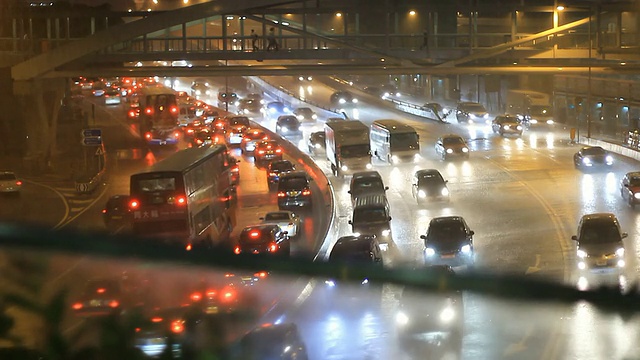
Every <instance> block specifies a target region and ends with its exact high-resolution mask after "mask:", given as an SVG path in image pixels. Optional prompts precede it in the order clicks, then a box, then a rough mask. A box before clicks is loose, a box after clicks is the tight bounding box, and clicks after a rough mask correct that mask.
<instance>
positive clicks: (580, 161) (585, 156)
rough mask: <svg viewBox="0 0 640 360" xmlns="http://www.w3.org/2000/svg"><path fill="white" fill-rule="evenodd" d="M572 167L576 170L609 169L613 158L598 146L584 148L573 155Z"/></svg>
mask: <svg viewBox="0 0 640 360" xmlns="http://www.w3.org/2000/svg"><path fill="white" fill-rule="evenodd" d="M573 165H574V166H575V167H576V169H585V168H587V169H588V168H594V167H611V166H613V156H611V155H610V154H609V152H608V151H607V150H605V149H603V148H602V147H600V146H585V147H583V148H582V149H580V150H578V152H577V153H575V154H574V155H573Z"/></svg>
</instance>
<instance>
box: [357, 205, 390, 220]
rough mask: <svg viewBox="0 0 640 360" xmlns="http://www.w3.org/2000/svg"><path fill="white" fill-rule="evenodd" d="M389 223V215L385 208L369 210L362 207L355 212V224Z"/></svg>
mask: <svg viewBox="0 0 640 360" xmlns="http://www.w3.org/2000/svg"><path fill="white" fill-rule="evenodd" d="M387 221H389V215H387V212H386V211H385V210H384V208H367V207H360V208H356V209H354V211H353V222H354V223H368V222H387Z"/></svg>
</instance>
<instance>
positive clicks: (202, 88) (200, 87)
mask: <svg viewBox="0 0 640 360" xmlns="http://www.w3.org/2000/svg"><path fill="white" fill-rule="evenodd" d="M211 95H212V91H211V88H210V87H209V86H208V85H207V84H204V83H201V82H194V83H193V85H191V96H194V97H195V98H196V99H202V98H203V97H209V96H211Z"/></svg>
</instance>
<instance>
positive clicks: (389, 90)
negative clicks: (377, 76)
mask: <svg viewBox="0 0 640 360" xmlns="http://www.w3.org/2000/svg"><path fill="white" fill-rule="evenodd" d="M380 90H382V97H384V98H387V97H390V96H395V97H400V96H401V94H400V91H398V87H397V86H395V85H391V84H385V85H382V86H381V87H380Z"/></svg>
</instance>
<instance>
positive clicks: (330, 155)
mask: <svg viewBox="0 0 640 360" xmlns="http://www.w3.org/2000/svg"><path fill="white" fill-rule="evenodd" d="M324 133H325V138H326V154H327V160H329V163H330V164H331V172H332V173H333V174H334V175H336V176H339V177H341V176H343V175H344V174H353V173H354V172H358V171H363V170H370V169H372V165H371V146H370V143H369V127H368V126H367V125H365V124H363V123H362V122H361V121H358V120H344V121H332V122H327V123H325V125H324Z"/></svg>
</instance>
